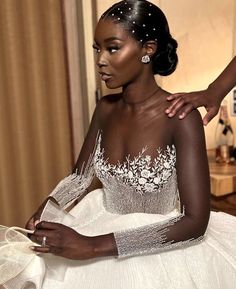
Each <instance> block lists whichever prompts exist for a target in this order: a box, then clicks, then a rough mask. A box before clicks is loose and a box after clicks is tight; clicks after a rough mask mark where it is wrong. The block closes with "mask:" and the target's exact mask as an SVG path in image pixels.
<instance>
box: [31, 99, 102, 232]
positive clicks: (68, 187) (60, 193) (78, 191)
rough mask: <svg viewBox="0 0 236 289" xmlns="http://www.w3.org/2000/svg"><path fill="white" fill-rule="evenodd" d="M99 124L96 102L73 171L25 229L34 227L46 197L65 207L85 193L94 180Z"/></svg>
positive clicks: (98, 110)
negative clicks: (94, 157) (94, 161)
mask: <svg viewBox="0 0 236 289" xmlns="http://www.w3.org/2000/svg"><path fill="white" fill-rule="evenodd" d="M99 125H100V109H99V104H98V105H97V107H96V109H95V112H94V115H93V118H92V120H91V124H90V127H89V130H88V133H87V135H86V138H85V140H84V143H83V146H82V149H81V151H80V154H79V157H78V160H77V162H76V165H75V167H74V169H73V172H72V173H71V174H70V175H69V176H67V177H66V178H65V179H63V180H62V181H60V182H59V184H58V185H57V186H56V187H55V189H54V190H53V191H52V193H51V194H50V195H49V197H48V198H47V199H46V200H45V201H44V202H43V203H42V204H41V205H40V207H39V208H38V210H37V211H36V212H35V213H34V214H33V215H32V216H31V218H30V219H29V221H28V222H27V224H26V228H27V229H30V230H34V229H35V224H37V223H38V222H39V219H40V216H41V213H42V211H43V209H44V207H45V205H46V203H47V201H48V199H50V200H52V201H53V202H55V203H57V204H58V205H60V206H61V207H63V208H66V207H69V206H70V204H71V203H72V202H73V201H75V200H76V199H77V198H79V197H81V196H82V195H83V194H86V193H87V192H86V190H87V189H88V188H89V187H90V185H91V183H92V181H93V180H94V168H93V154H94V150H95V148H96V138H97V135H98V132H99Z"/></svg>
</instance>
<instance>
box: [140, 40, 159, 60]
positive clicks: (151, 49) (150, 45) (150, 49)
mask: <svg viewBox="0 0 236 289" xmlns="http://www.w3.org/2000/svg"><path fill="white" fill-rule="evenodd" d="M143 49H144V53H145V54H147V55H149V56H150V57H152V56H153V55H154V54H155V53H156V51H157V43H156V41H154V40H149V41H147V42H145V43H144V44H143Z"/></svg>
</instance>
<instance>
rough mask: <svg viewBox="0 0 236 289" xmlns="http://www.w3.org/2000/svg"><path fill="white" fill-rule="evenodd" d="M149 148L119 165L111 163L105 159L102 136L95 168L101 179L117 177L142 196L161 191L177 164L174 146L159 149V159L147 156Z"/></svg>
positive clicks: (97, 150) (128, 157)
mask: <svg viewBox="0 0 236 289" xmlns="http://www.w3.org/2000/svg"><path fill="white" fill-rule="evenodd" d="M146 150H147V147H145V148H143V149H142V151H141V152H140V153H139V154H138V156H136V157H134V158H133V159H130V156H127V157H126V160H125V161H124V162H122V163H120V162H118V163H117V164H115V165H114V164H111V163H109V158H107V159H105V158H104V152H105V151H104V148H101V135H100V136H99V139H98V144H97V149H96V152H95V160H94V163H95V166H96V167H97V171H98V172H99V175H100V177H101V178H104V177H105V178H109V177H115V178H117V179H118V180H119V181H121V182H122V183H124V184H127V185H131V186H132V187H134V188H135V189H136V191H137V192H138V193H140V194H143V193H150V192H155V191H157V192H158V191H160V190H161V188H162V187H163V185H164V184H166V183H167V181H168V179H169V177H170V176H171V175H172V171H173V168H175V163H176V151H175V147H174V145H172V146H169V145H168V146H167V147H166V149H165V150H162V149H160V148H158V149H157V157H156V158H154V159H153V160H152V158H151V156H149V155H145V152H146Z"/></svg>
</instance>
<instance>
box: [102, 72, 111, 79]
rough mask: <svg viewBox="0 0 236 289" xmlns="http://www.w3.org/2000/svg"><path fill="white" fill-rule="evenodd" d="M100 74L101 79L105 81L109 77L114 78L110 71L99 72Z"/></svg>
mask: <svg viewBox="0 0 236 289" xmlns="http://www.w3.org/2000/svg"><path fill="white" fill-rule="evenodd" d="M99 74H100V76H101V79H102V80H103V81H108V80H109V79H111V78H112V76H111V75H110V74H108V73H105V72H99Z"/></svg>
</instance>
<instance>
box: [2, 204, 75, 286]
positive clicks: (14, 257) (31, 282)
mask: <svg viewBox="0 0 236 289" xmlns="http://www.w3.org/2000/svg"><path fill="white" fill-rule="evenodd" d="M73 219H74V217H72V216H71V215H70V214H68V213H66V212H65V211H63V210H62V209H61V208H60V207H59V206H57V205H56V204H54V203H53V202H51V201H48V202H47V204H46V206H45V208H44V210H43V213H42V215H41V219H40V220H41V221H42V220H45V221H51V222H59V223H63V224H65V225H68V226H69V225H70V223H71V222H72V220H73ZM27 233H33V231H30V230H26V229H23V228H19V227H10V228H8V227H5V226H0V285H2V286H3V288H4V289H10V288H12V289H23V288H27V289H28V288H36V289H40V288H42V283H43V280H44V278H45V277H46V276H48V278H51V279H52V280H59V281H63V280H64V277H65V272H66V269H67V266H66V264H65V263H64V262H63V261H62V260H63V258H60V257H56V256H53V255H51V254H48V255H45V256H42V255H40V254H36V253H35V252H34V251H32V250H31V249H30V247H31V246H38V244H35V243H33V242H32V241H31V240H30V239H29V238H28V237H27V235H26V234H27ZM0 288H1V287H0Z"/></svg>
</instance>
